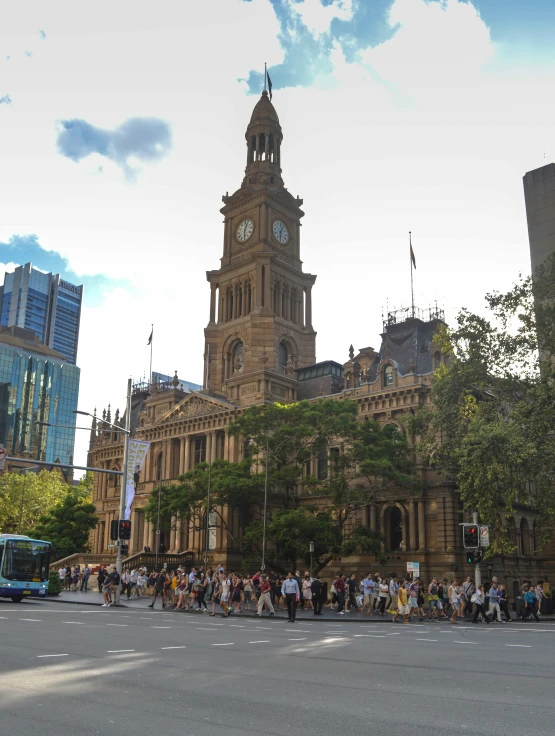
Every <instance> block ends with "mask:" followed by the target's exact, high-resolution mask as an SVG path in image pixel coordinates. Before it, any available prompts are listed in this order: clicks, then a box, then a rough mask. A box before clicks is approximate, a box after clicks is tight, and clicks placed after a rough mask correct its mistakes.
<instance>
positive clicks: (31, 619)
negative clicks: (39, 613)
mask: <svg viewBox="0 0 555 736" xmlns="http://www.w3.org/2000/svg"><path fill="white" fill-rule="evenodd" d="M19 620H20V621H42V619H41V618H20V619H19Z"/></svg>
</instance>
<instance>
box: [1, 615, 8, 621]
mask: <svg viewBox="0 0 555 736" xmlns="http://www.w3.org/2000/svg"><path fill="white" fill-rule="evenodd" d="M0 618H5V619H6V621H7V620H8V617H7V616H0Z"/></svg>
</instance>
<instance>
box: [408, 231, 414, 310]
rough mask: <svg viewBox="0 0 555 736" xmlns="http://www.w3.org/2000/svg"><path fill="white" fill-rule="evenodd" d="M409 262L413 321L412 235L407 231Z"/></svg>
mask: <svg viewBox="0 0 555 736" xmlns="http://www.w3.org/2000/svg"><path fill="white" fill-rule="evenodd" d="M409 260H410V296H411V305H412V318H413V319H414V285H413V278H412V233H411V231H410V230H409Z"/></svg>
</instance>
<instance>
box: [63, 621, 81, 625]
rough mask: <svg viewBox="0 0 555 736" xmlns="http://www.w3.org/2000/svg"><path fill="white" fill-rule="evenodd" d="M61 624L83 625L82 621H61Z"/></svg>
mask: <svg viewBox="0 0 555 736" xmlns="http://www.w3.org/2000/svg"><path fill="white" fill-rule="evenodd" d="M62 623H63V624H77V625H78V626H84V625H85V622H84V621H62Z"/></svg>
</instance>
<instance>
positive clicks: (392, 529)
mask: <svg viewBox="0 0 555 736" xmlns="http://www.w3.org/2000/svg"><path fill="white" fill-rule="evenodd" d="M386 513H387V516H386V529H387V541H388V542H389V545H388V546H389V549H390V550H397V549H402V547H403V514H402V512H401V509H400V508H399V507H398V506H390V507H389V508H388V509H387V512H386Z"/></svg>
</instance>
